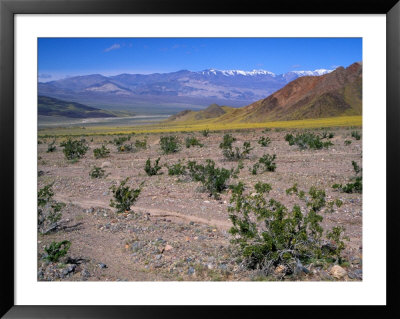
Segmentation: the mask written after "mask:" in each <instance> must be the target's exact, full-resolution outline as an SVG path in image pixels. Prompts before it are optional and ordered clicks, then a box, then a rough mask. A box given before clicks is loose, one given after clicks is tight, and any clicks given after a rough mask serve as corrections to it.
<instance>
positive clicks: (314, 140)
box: [285, 132, 333, 150]
mask: <svg viewBox="0 0 400 319" xmlns="http://www.w3.org/2000/svg"><path fill="white" fill-rule="evenodd" d="M285 141H287V142H288V143H289V145H297V146H298V147H299V148H300V149H306V148H309V149H315V150H319V149H321V148H328V147H329V146H332V145H333V143H332V142H331V141H325V142H324V141H322V140H321V137H320V136H319V135H316V134H314V133H312V132H305V133H297V134H296V136H294V135H293V134H291V133H288V134H286V135H285Z"/></svg>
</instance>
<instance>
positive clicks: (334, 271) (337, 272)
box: [329, 265, 347, 279]
mask: <svg viewBox="0 0 400 319" xmlns="http://www.w3.org/2000/svg"><path fill="white" fill-rule="evenodd" d="M329 273H330V274H331V275H332V276H333V277H335V278H336V279H341V278H343V277H344V276H346V275H347V271H346V270H344V269H343V268H342V267H340V266H339V265H334V266H333V267H332V268H331V270H330V272H329Z"/></svg>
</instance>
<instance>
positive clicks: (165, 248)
mask: <svg viewBox="0 0 400 319" xmlns="http://www.w3.org/2000/svg"><path fill="white" fill-rule="evenodd" d="M172 248H173V247H172V246H171V245H166V246H165V247H164V250H165V251H169V250H171V249H172Z"/></svg>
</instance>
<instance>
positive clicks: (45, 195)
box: [37, 183, 65, 231]
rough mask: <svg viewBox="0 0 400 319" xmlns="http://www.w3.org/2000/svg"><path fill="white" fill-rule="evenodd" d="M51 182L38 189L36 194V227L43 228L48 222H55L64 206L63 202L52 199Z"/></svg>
mask: <svg viewBox="0 0 400 319" xmlns="http://www.w3.org/2000/svg"><path fill="white" fill-rule="evenodd" d="M52 187H53V183H52V184H49V185H46V186H44V187H43V188H41V189H39V191H38V195H37V198H38V199H37V204H38V229H39V230H42V231H43V230H44V229H45V228H46V227H47V226H49V225H50V224H54V223H57V222H58V221H60V220H61V217H62V213H61V210H62V209H63V207H65V204H64V203H61V202H57V201H55V200H54V199H53V196H54V192H53V189H52Z"/></svg>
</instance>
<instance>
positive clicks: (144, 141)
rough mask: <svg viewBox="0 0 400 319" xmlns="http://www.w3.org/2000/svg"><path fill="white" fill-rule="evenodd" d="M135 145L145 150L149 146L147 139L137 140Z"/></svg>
mask: <svg viewBox="0 0 400 319" xmlns="http://www.w3.org/2000/svg"><path fill="white" fill-rule="evenodd" d="M135 147H136V148H137V149H138V150H139V149H142V150H145V149H146V148H147V141H146V140H143V141H140V140H136V141H135Z"/></svg>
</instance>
